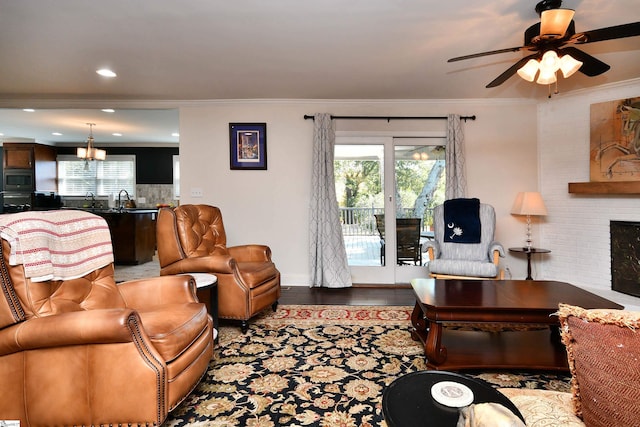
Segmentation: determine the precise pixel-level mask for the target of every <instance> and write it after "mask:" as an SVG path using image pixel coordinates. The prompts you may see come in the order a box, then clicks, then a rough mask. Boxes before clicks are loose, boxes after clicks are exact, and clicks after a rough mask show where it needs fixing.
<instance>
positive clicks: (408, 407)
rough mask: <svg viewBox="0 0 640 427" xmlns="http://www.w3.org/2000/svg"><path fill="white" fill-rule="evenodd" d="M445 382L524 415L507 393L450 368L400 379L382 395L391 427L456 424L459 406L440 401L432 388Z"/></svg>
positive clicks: (405, 376)
mask: <svg viewBox="0 0 640 427" xmlns="http://www.w3.org/2000/svg"><path fill="white" fill-rule="evenodd" d="M441 381H453V382H458V383H461V384H464V385H466V386H467V387H469V388H470V389H471V391H473V403H485V402H495V403H499V404H501V405H502V406H504V407H506V408H507V409H509V410H510V411H512V412H513V413H514V414H515V415H516V416H517V417H519V418H520V419H521V420H522V421H523V422H524V417H523V416H522V414H521V413H520V411H519V410H518V408H516V406H515V405H514V404H513V402H511V401H510V400H509V399H508V398H507V397H506V396H505V395H504V394H502V393H500V392H499V391H498V390H496V389H495V388H493V387H492V386H491V385H489V384H488V383H486V382H484V381H481V380H479V379H476V378H471V377H468V376H465V375H461V374H456V373H454V372H447V371H419V372H412V373H410V374H407V375H403V376H401V377H399V378H396V379H395V380H394V381H393V382H392V383H391V384H389V386H388V387H387V388H385V390H384V392H383V394H382V412H383V414H384V419H385V421H386V423H387V425H388V426H389V427H425V426H455V425H456V423H457V422H458V418H459V416H460V413H459V410H458V408H451V407H448V406H444V405H441V404H440V403H438V402H436V401H435V400H434V399H433V397H432V396H431V387H433V385H434V384H436V383H439V382H441Z"/></svg>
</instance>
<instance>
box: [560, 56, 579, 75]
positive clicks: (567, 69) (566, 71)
mask: <svg viewBox="0 0 640 427" xmlns="http://www.w3.org/2000/svg"><path fill="white" fill-rule="evenodd" d="M580 67H582V62H580V61H578V60H577V59H574V58H573V57H572V56H571V55H564V56H563V57H562V58H560V69H561V70H562V75H563V76H564V78H565V79H566V78H567V77H569V76H571V75H573V73H575V72H576V71H578V70H579V69H580Z"/></svg>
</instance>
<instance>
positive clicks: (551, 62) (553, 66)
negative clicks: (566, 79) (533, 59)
mask: <svg viewBox="0 0 640 427" xmlns="http://www.w3.org/2000/svg"><path fill="white" fill-rule="evenodd" d="M559 69H560V58H559V57H558V54H557V53H556V51H555V50H548V51H546V52H545V53H544V55H542V59H541V60H540V73H542V72H544V73H545V74H548V73H549V72H552V73H555V72H556V71H558V70H559Z"/></svg>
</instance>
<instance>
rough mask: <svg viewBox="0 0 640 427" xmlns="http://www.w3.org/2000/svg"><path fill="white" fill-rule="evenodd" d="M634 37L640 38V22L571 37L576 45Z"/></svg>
mask: <svg viewBox="0 0 640 427" xmlns="http://www.w3.org/2000/svg"><path fill="white" fill-rule="evenodd" d="M634 36H640V22H631V23H629V24H622V25H614V26H613V27H606V28H600V29H598V30H591V31H585V32H583V33H578V34H576V35H574V36H573V37H571V41H572V42H573V43H576V44H583V43H595V42H601V41H603V40H613V39H622V38H625V37H634Z"/></svg>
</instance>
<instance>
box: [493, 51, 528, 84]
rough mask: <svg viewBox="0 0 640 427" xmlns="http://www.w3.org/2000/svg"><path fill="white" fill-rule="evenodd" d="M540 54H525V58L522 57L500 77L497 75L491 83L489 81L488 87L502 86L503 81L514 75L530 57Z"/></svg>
mask: <svg viewBox="0 0 640 427" xmlns="http://www.w3.org/2000/svg"><path fill="white" fill-rule="evenodd" d="M537 56H538V54H533V55H529V56H525V57H524V58H522V59H521V60H520V61H518V62H516V63H515V64H513V65H512V66H511V67H510V68H509V69H508V70H507V71H505V72H504V73H502V74H500V75H499V76H498V77H496V78H495V79H494V80H493V81H492V82H491V83H489V84H488V85H487V86H486V87H487V88H490V87H496V86H500V85H501V84H502V83H504V82H506V81H507V80H508V79H509V77H511V76H513V75H514V74H515V73H516V72H517V71H518V70H519V69H520V68H521V67H522V66H523V65H524V64H526V63H527V62H528V61H529V60H530V59H532V58H535V57H537Z"/></svg>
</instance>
